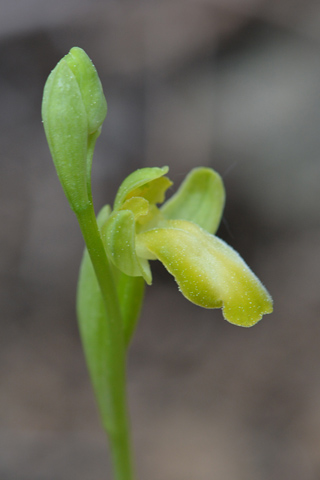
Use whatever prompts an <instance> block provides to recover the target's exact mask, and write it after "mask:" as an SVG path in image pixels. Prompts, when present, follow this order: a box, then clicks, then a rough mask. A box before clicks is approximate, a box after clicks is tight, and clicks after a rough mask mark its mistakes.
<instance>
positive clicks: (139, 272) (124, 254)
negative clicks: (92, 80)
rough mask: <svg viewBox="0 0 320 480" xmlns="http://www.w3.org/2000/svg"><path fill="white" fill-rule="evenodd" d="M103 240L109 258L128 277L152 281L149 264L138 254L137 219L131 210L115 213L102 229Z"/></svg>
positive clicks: (149, 282)
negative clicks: (136, 239) (136, 243)
mask: <svg viewBox="0 0 320 480" xmlns="http://www.w3.org/2000/svg"><path fill="white" fill-rule="evenodd" d="M101 232H102V240H103V242H104V246H105V249H106V252H107V255H108V257H109V258H110V259H111V261H112V262H113V263H114V265H115V266H116V267H117V268H118V269H119V270H120V271H121V272H123V273H125V274H126V275H129V276H132V277H143V278H144V279H145V281H146V282H147V283H148V284H149V285H150V284H151V281H152V276H151V271H150V267H149V263H148V261H147V260H145V259H143V258H141V259H140V258H139V257H138V256H137V254H136V246H135V236H136V233H135V218H134V214H133V212H131V211H130V210H120V211H117V212H114V213H113V214H112V215H111V216H110V217H109V218H108V220H107V222H106V223H105V224H104V225H103V226H102V227H101Z"/></svg>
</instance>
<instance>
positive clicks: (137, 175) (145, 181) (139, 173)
mask: <svg viewBox="0 0 320 480" xmlns="http://www.w3.org/2000/svg"><path fill="white" fill-rule="evenodd" d="M168 171H169V168H168V167H162V168H158V167H153V168H140V169H138V170H136V171H134V172H133V173H131V174H130V175H129V176H128V177H127V178H125V180H124V181H123V182H122V183H121V185H120V187H119V190H118V193H117V196H116V199H115V202H114V210H116V209H118V208H120V207H121V205H122V204H123V203H124V202H125V201H126V200H127V199H128V198H130V197H137V196H143V197H144V198H146V197H145V195H143V194H141V192H143V190H144V192H145V194H146V195H151V192H152V186H151V185H149V184H150V183H151V182H153V181H155V180H156V179H158V178H160V177H162V176H163V175H165V174H166V173H167V172H168ZM169 182H170V180H169ZM169 185H171V182H170V183H169ZM169 185H168V184H167V183H166V188H168V186H169ZM154 186H155V188H156V190H158V189H159V184H157V183H155V184H154ZM141 187H144V189H141ZM163 187H164V185H163V184H162V185H160V190H161V192H163ZM138 189H139V190H138ZM138 192H140V195H138V194H137V193H138ZM152 194H153V195H154V193H152ZM161 198H162V195H161ZM146 199H147V200H148V198H146Z"/></svg>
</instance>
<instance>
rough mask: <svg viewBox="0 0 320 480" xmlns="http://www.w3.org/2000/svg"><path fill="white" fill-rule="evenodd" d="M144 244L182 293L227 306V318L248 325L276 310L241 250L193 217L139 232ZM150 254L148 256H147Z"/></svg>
mask: <svg viewBox="0 0 320 480" xmlns="http://www.w3.org/2000/svg"><path fill="white" fill-rule="evenodd" d="M137 245H138V248H139V251H140V252H142V251H143V249H144V256H145V257H147V255H146V251H147V250H149V251H150V252H151V254H153V255H156V257H157V258H158V259H159V260H160V261H161V262H162V263H163V264H164V266H165V267H166V269H167V270H168V271H169V272H170V273H171V274H172V275H173V276H174V277H175V279H176V281H177V283H178V285H179V288H180V290H181V292H182V293H183V295H184V296H185V297H186V298H188V299H189V300H190V301H191V302H193V303H195V304H196V305H199V306H201V307H204V308H220V307H222V309H223V315H224V317H225V319H226V320H228V321H229V322H230V323H233V324H235V325H239V326H243V327H250V326H252V325H254V324H255V323H257V322H258V321H259V320H260V319H261V318H262V316H263V315H264V314H266V313H271V312H272V299H271V297H270V295H269V293H268V292H267V290H266V289H265V288H264V286H263V285H262V284H261V282H260V281H259V280H258V278H257V277H256V276H255V275H254V273H253V272H252V271H251V270H250V268H249V267H248V266H247V265H246V263H245V262H244V261H243V259H242V258H241V257H240V255H239V254H238V253H237V252H236V251H235V250H233V249H232V248H231V247H229V246H228V245H227V244H226V243H225V242H223V241H222V240H220V239H219V238H217V237H215V236H214V235H210V234H209V233H207V232H206V231H205V230H203V229H201V228H200V227H198V226H197V225H195V224H194V223H191V222H188V221H184V220H172V221H168V224H167V227H166V228H158V229H157V228H155V229H153V230H148V231H146V232H143V233H141V234H139V235H138V236H137ZM147 258H148V257H147Z"/></svg>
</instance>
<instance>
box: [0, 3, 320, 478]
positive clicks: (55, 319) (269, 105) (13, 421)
mask: <svg viewBox="0 0 320 480" xmlns="http://www.w3.org/2000/svg"><path fill="white" fill-rule="evenodd" d="M319 32H320V4H319V2H318V1H316V0H313V1H312V0H291V1H290V0H179V1H176V0H168V1H165V0H163V1H160V0H149V1H145V2H143V1H136V2H133V1H124V0H122V1H121V0H117V1H111V0H105V1H102V0H101V1H98V0H55V1H53V2H50V1H45V0H0V152H1V159H0V195H1V202H0V216H1V232H0V247H1V250H0V252H1V253H0V265H1V268H0V275H1V276H0V282H1V288H0V312H1V336H0V419H1V420H0V478H1V480H67V479H68V480H69V479H73V478H74V479H77V480H102V479H110V480H111V474H110V471H109V466H110V465H109V458H108V453H107V448H106V442H105V438H104V434H103V432H102V430H101V427H100V424H99V419H98V415H97V411H96V407H95V402H94V398H93V395H92V392H91V387H90V384H89V380H88V375H87V371H86V366H85V363H84V359H83V355H82V351H81V345H80V342H79V336H78V332H77V325H76V318H75V309H74V301H75V289H76V282H77V274H78V267H79V262H80V259H81V254H82V249H83V242H82V239H81V236H80V232H79V228H78V225H77V223H76V219H75V217H74V216H73V214H72V213H71V211H70V209H69V207H68V205H67V202H66V199H65V198H64V195H63V193H62V189H61V187H60V185H59V183H58V180H57V177H56V174H55V171H54V168H53V165H52V161H51V158H50V155H49V151H48V148H47V145H46V140H45V137H44V133H43V129H42V124H41V118H40V107H41V96H42V90H43V86H44V83H45V80H46V78H47V76H48V74H49V72H50V70H51V69H52V68H53V67H54V66H55V64H56V63H57V61H58V60H59V59H60V58H61V57H62V56H63V55H65V54H66V53H67V52H68V50H69V49H70V48H71V47H72V46H74V45H77V46H80V47H82V48H84V49H85V50H86V51H87V53H88V54H89V56H90V57H91V58H92V59H93V61H94V63H95V65H96V67H97V69H98V71H99V73H100V76H101V80H102V83H103V85H104V90H105V94H106V97H107V100H108V107H109V110H108V117H107V121H106V122H105V125H104V128H103V132H102V135H101V137H100V139H99V141H98V144H97V148H96V153H95V158H94V168H93V191H94V196H95V204H96V209H97V210H98V209H99V208H100V207H101V206H102V205H103V204H105V203H109V202H112V200H113V197H114V194H115V192H116V190H117V187H118V185H119V183H120V182H121V181H122V179H123V178H124V177H125V176H126V175H128V174H129V173H130V172H131V171H133V170H134V169H136V168H138V167H142V166H162V165H169V166H170V173H171V175H170V177H171V178H172V179H173V180H174V181H175V185H176V186H177V185H179V183H180V181H181V180H182V179H183V178H184V176H185V174H186V173H187V172H188V171H189V170H190V169H191V168H192V167H194V166H199V165H205V166H211V167H213V168H215V169H216V170H217V171H219V172H220V174H221V175H222V176H223V178H224V181H225V185H226V189H227V204H226V209H225V213H224V219H223V222H222V225H221V228H220V230H219V232H218V234H219V235H220V236H221V237H222V238H224V239H225V240H226V241H227V242H228V243H229V244H231V245H233V246H234V247H235V248H236V249H237V250H238V251H239V252H240V253H241V254H242V256H243V257H244V258H245V259H246V261H247V262H248V263H249V265H250V266H251V267H252V268H253V270H254V271H255V272H256V273H257V275H258V276H259V277H260V278H261V280H262V281H263V282H264V283H265V285H266V286H267V288H268V289H269V291H270V292H271V294H272V295H273V297H274V303H275V311H274V313H273V314H272V315H268V316H266V317H264V319H263V320H262V322H260V323H259V324H258V325H257V326H256V327H254V328H252V329H249V330H247V329H241V328H237V327H234V326H231V325H229V324H228V323H227V322H225V321H224V320H223V318H222V315H221V312H220V311H210V310H202V309H200V308H198V307H195V306H194V305H192V304H190V303H189V302H188V301H187V300H185V299H184V298H183V297H182V296H181V295H180V294H179V292H178V289H177V288H176V285H175V283H174V281H173V279H172V278H171V277H170V276H169V274H167V273H166V272H165V271H164V269H162V267H161V266H160V265H157V264H156V262H155V264H154V265H153V272H154V285H153V286H152V288H148V289H147V295H146V302H145V307H144V311H143V316H142V319H141V322H140V324H139V328H138V331H137V334H136V337H135V339H134V342H133V344H132V347H131V350H130V357H129V367H128V382H129V396H130V409H131V417H132V425H133V432H134V441H135V453H136V463H137V470H138V478H139V480H211V479H212V480H213V479H214V480H242V479H243V480H269V479H281V480H289V479H290V480H301V479H304V480H318V479H319V478H320V375H319V370H320V348H319V347H320V338H319V334H320V322H319V313H320V297H319V286H320V281H319V271H320V243H319V241H320V221H319V208H320V207H319V205H320V188H319V180H320V160H319V159H320V135H319V132H320V33H319Z"/></svg>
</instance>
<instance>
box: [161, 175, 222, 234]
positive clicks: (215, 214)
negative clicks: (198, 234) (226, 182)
mask: <svg viewBox="0 0 320 480" xmlns="http://www.w3.org/2000/svg"><path fill="white" fill-rule="evenodd" d="M224 203H225V190H224V186H223V182H222V179H221V177H220V175H219V174H218V173H217V172H215V171H214V170H212V169H211V168H195V169H193V170H191V172H190V173H189V175H187V177H186V178H185V180H184V182H183V183H182V184H181V186H180V188H179V190H178V191H177V193H176V194H175V195H173V197H171V198H170V199H169V200H168V201H167V202H166V203H165V204H164V205H163V206H162V208H161V211H162V213H163V214H164V215H165V217H166V218H168V219H173V220H175V219H180V220H188V221H190V222H194V223H196V224H197V225H199V226H200V227H202V228H203V229H204V230H207V231H208V232H209V233H215V232H216V231H217V229H218V226H219V224H220V220H221V216H222V212H223V207H224Z"/></svg>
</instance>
